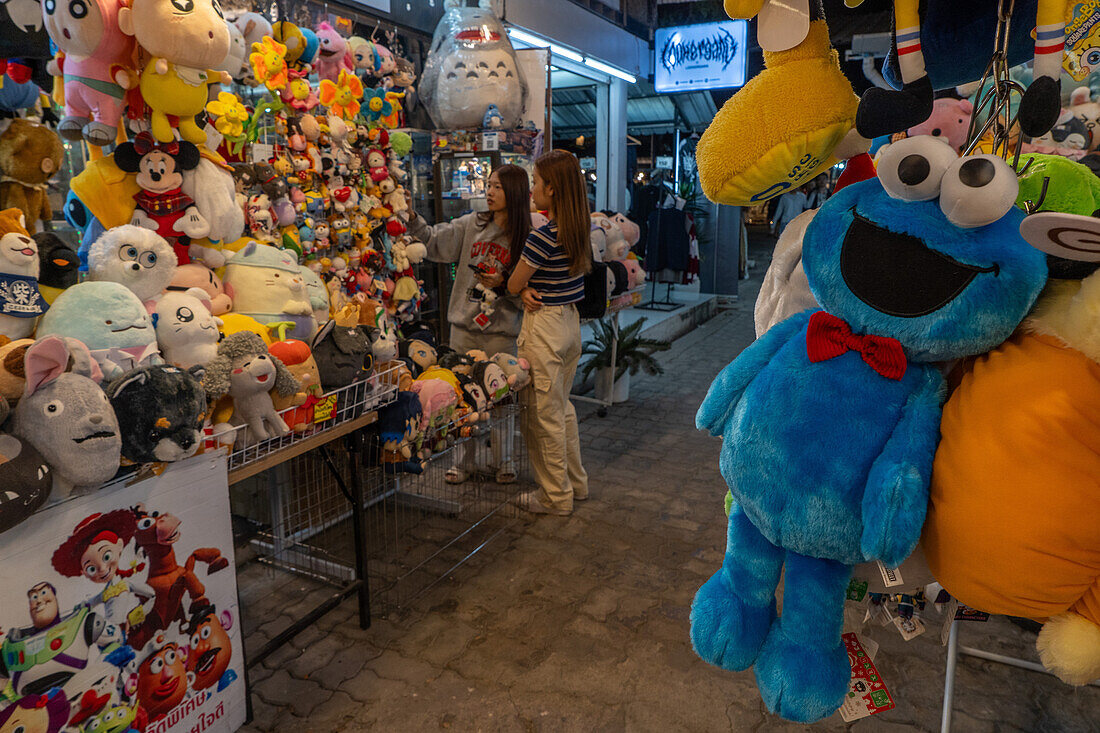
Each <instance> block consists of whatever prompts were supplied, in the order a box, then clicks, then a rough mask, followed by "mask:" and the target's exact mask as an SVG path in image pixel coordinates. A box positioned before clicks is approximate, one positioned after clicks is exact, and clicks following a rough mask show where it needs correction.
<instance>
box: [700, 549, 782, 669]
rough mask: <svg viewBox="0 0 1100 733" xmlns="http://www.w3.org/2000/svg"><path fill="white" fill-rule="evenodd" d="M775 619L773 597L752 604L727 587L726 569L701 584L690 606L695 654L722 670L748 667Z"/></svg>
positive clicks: (758, 651)
mask: <svg viewBox="0 0 1100 733" xmlns="http://www.w3.org/2000/svg"><path fill="white" fill-rule="evenodd" d="M774 619H775V600H774V599H773V600H772V602H771V603H770V604H769V605H767V606H753V605H750V604H748V603H746V602H745V600H744V599H743V598H742V597H741V596H739V595H738V594H737V593H735V592H734V590H733V588H732V587H730V583H729V578H728V576H727V574H726V571H725V570H720V571H718V572H717V573H715V574H714V575H713V576H711V578H710V580H708V581H707V582H706V583H704V584H703V587H702V588H700V589H699V592H698V593H696V594H695V602H694V603H692V605H691V643H692V646H694V647H695V653H696V654H698V655H699V656H700V658H702V659H703V661H706V662H709V663H710V664H713V665H715V666H716V667H721V668H722V669H732V670H737V671H740V670H743V669H748V668H749V667H751V666H752V665H753V662H755V661H756V657H757V655H758V654H759V653H760V646H761V645H762V644H763V643H764V638H765V636H767V633H768V628H769V627H770V626H771V624H772V621H773V620H774Z"/></svg>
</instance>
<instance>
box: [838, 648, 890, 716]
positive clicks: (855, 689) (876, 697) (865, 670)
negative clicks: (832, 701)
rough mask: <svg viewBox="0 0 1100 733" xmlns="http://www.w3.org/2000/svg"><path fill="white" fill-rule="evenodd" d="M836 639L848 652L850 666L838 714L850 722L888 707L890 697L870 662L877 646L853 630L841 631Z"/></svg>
mask: <svg viewBox="0 0 1100 733" xmlns="http://www.w3.org/2000/svg"><path fill="white" fill-rule="evenodd" d="M840 638H841V640H842V641H843V642H844V648H845V649H847V651H848V662H849V663H850V664H851V665H852V681H851V683H850V686H849V688H848V696H847V697H846V698H844V704H842V705H841V706H840V717H841V718H842V719H843V720H844V722H845V723H851V722H852V721H854V720H859V719H860V718H868V717H870V716H872V715H875V714H876V713H881V712H883V711H884V710H892V709H893V708H894V698H893V697H892V696H891V695H890V691H889V690H888V689H886V683H885V682H884V681H883V680H882V676H881V675H880V674H879V673H878V668H877V667H875V663H874V662H873V661H872V659H873V658H874V653H875V652H876V651H877V650H878V645H877V644H875V643H874V642H873V641H871V640H870V639H863V638H861V637H859V636H857V635H856V634H853V633H847V634H842V635H841V637H840Z"/></svg>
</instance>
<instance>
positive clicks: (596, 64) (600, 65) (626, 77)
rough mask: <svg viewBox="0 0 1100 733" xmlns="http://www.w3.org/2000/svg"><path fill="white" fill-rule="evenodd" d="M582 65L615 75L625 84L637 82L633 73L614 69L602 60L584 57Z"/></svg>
mask: <svg viewBox="0 0 1100 733" xmlns="http://www.w3.org/2000/svg"><path fill="white" fill-rule="evenodd" d="M584 65H585V66H588V67H590V68H593V69H595V70H596V71H602V72H603V73H605V74H610V75H611V76H617V77H618V78H620V79H622V80H623V81H625V82H626V83H627V84H636V83H637V82H638V77H636V76H634V75H633V74H630V73H628V72H625V71H623V70H622V69H616V68H615V67H614V66H609V65H607V64H605V63H604V62H602V61H597V60H596V59H592V58H586V59H585V60H584Z"/></svg>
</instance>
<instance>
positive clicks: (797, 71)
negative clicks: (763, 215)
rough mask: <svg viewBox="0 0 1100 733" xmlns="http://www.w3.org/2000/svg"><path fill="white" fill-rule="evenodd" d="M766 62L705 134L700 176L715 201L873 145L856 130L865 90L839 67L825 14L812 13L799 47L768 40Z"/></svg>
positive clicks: (779, 189)
mask: <svg viewBox="0 0 1100 733" xmlns="http://www.w3.org/2000/svg"><path fill="white" fill-rule="evenodd" d="M760 4H761V3H760V2H735V1H734V0H727V2H726V9H727V12H730V14H731V16H732V17H748V16H749V15H751V14H752V13H751V11H752V10H753V9H754V8H756V6H758V5H760ZM815 4H816V3H815ZM764 65H765V67H766V68H765V69H764V71H763V72H761V73H760V74H759V75H757V76H756V77H754V78H753V79H751V80H750V81H749V82H748V83H747V84H746V85H745V86H744V87H743V88H742V89H741V90H740V91H738V92H737V93H736V94H735V95H733V97H731V98H730V100H729V101H728V102H726V104H725V105H724V106H723V107H722V109H721V110H719V112H718V114H717V115H716V116H715V118H714V121H713V122H712V123H711V124H710V127H708V128H707V131H706V133H704V135H703V137H702V139H700V141H699V146H698V149H697V151H696V159H697V161H698V164H699V179H700V182H701V183H702V185H703V191H704V192H705V193H706V195H707V197H708V198H710V199H711V200H712V201H716V202H718V203H722V204H729V205H731V206H752V205H755V204H758V203H760V202H762V201H767V200H769V199H772V198H775V197H776V196H779V195H780V194H782V193H784V192H786V191H787V190H789V189H791V188H796V187H798V186H800V185H802V184H803V183H805V182H806V181H808V180H810V179H812V178H813V177H814V176H816V175H817V174H818V173H820V172H822V171H825V170H828V169H829V168H830V167H832V166H833V165H835V164H836V163H837V162H839V161H840V160H843V159H846V158H848V157H851V156H852V155H855V154H857V153H861V152H866V150H867V149H868V147H869V146H870V141H866V140H863V139H862V138H859V137H858V135H855V134H854V132H853V130H852V128H853V125H854V124H855V119H856V109H857V106H858V104H859V98H858V97H856V95H855V92H853V91H852V86H851V84H849V82H848V80H847V79H846V78H845V77H844V74H843V72H841V70H840V61H839V57H838V56H837V53H836V51H835V50H834V49H833V48H832V46H830V44H829V29H828V27H827V26H826V25H825V21H824V20H821V19H819V20H813V21H811V22H810V23H809V27H808V30H807V32H806V34H805V37H804V38H803V39H802V41H801V42H799V43H798V44H797V45H796V46H794V47H793V48H788V49H785V50H778V51H769V50H768V49H767V47H765V50H764ZM792 100H797V104H794V103H792Z"/></svg>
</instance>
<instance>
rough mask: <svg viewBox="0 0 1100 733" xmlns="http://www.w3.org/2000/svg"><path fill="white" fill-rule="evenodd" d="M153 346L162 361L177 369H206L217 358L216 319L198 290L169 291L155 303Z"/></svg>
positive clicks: (219, 321) (204, 297) (208, 301)
mask: <svg viewBox="0 0 1100 733" xmlns="http://www.w3.org/2000/svg"><path fill="white" fill-rule="evenodd" d="M156 314H157V345H158V346H160V351H161V353H162V354H163V355H164V360H165V361H167V362H168V363H169V364H172V365H174V366H178V367H180V368H181V369H190V368H191V367H193V366H206V365H207V364H209V363H210V362H211V361H213V360H214V357H216V356H217V355H218V338H219V333H218V327H219V326H221V325H222V321H221V319H220V318H215V317H214V316H212V315H211V314H210V296H209V295H207V294H206V292H205V291H203V290H200V289H199V288H188V289H187V290H185V291H183V292H179V291H174V290H173V291H169V292H167V293H165V294H164V296H163V297H161V299H160V300H159V301H157V310H156Z"/></svg>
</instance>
